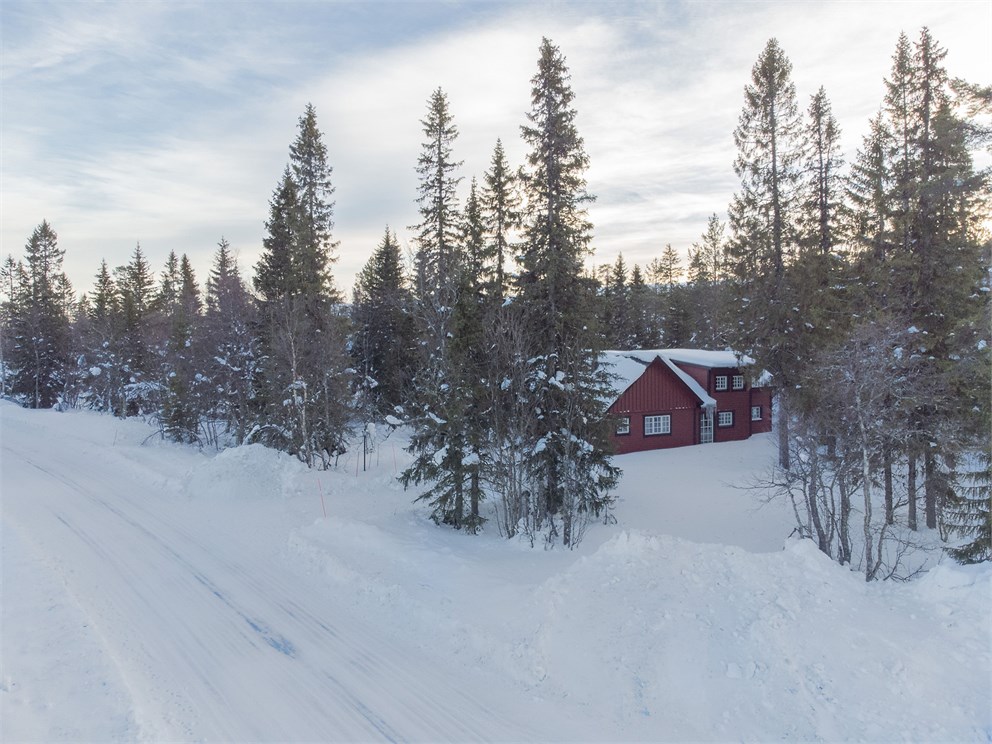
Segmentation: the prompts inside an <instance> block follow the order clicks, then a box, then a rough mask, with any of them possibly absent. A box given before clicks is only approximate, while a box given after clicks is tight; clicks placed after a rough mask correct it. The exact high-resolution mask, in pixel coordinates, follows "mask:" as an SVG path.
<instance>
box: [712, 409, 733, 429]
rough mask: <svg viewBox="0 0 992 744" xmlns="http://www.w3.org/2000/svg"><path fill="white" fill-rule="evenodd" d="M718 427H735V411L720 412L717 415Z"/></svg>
mask: <svg viewBox="0 0 992 744" xmlns="http://www.w3.org/2000/svg"><path fill="white" fill-rule="evenodd" d="M716 425H717V426H720V427H727V426H733V425H734V412H733V411H720V412H719V413H717V415H716Z"/></svg>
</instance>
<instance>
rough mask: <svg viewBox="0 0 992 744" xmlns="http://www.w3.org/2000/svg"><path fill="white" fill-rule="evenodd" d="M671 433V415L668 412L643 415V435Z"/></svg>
mask: <svg viewBox="0 0 992 744" xmlns="http://www.w3.org/2000/svg"><path fill="white" fill-rule="evenodd" d="M671 433H672V417H671V415H670V414H667V413H665V414H662V415H661V416H645V417H644V436H646V437H651V436H654V435H656V434H671Z"/></svg>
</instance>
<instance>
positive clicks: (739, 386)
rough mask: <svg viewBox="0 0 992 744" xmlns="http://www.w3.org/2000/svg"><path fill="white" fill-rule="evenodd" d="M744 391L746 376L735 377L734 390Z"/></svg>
mask: <svg viewBox="0 0 992 744" xmlns="http://www.w3.org/2000/svg"><path fill="white" fill-rule="evenodd" d="M743 389H744V375H734V390H743Z"/></svg>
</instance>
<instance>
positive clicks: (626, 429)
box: [617, 416, 630, 434]
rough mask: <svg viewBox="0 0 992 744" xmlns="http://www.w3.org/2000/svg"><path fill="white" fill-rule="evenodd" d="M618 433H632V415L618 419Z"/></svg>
mask: <svg viewBox="0 0 992 744" xmlns="http://www.w3.org/2000/svg"><path fill="white" fill-rule="evenodd" d="M617 434H630V416H621V417H620V418H619V419H617Z"/></svg>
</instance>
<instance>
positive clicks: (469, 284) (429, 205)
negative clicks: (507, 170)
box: [400, 88, 486, 530]
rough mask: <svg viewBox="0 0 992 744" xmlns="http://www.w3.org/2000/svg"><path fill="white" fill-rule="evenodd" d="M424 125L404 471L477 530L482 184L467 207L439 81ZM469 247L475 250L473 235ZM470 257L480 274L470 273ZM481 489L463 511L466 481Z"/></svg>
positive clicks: (436, 510) (449, 519)
mask: <svg viewBox="0 0 992 744" xmlns="http://www.w3.org/2000/svg"><path fill="white" fill-rule="evenodd" d="M421 123H422V125H423V131H424V135H425V139H424V143H423V147H422V150H421V155H420V158H419V160H418V165H417V172H418V173H419V175H420V186H419V197H418V199H417V201H418V203H419V205H420V216H421V222H420V224H419V225H417V227H416V229H417V231H418V235H417V253H416V256H415V271H416V299H417V303H416V305H417V320H418V330H419V336H420V358H419V359H418V368H417V373H416V376H415V378H414V385H413V387H414V389H415V393H414V394H413V396H412V398H411V400H410V401H409V406H408V409H407V413H408V421H409V422H410V424H411V425H412V427H413V429H414V431H413V434H412V436H411V438H410V446H409V447H408V451H409V452H410V453H411V454H412V455H413V456H414V460H413V463H412V464H411V465H410V467H408V468H407V469H406V470H405V471H404V472H403V473H402V474H401V476H400V480H401V481H402V483H403V485H404V486H406V487H409V486H410V485H411V484H413V485H418V486H419V485H424V486H426V490H425V491H424V492H423V493H421V494H420V496H418V500H419V501H425V502H427V503H428V504H429V505H430V507H431V518H432V519H433V520H434V521H435V522H437V523H439V524H441V523H443V524H448V525H451V526H452V527H455V528H457V529H461V528H467V529H470V530H475V529H477V528H478V526H479V525H480V524H481V518H480V516H479V514H478V501H479V498H480V493H479V491H478V488H479V487H480V484H479V478H478V471H479V465H480V457H479V454H478V452H477V447H475V446H474V444H473V441H472V432H473V426H477V425H478V424H479V423H480V422H479V421H478V420H476V421H473V420H472V415H473V413H472V412H473V410H474V401H475V399H476V396H477V386H476V384H475V382H476V381H475V380H474V379H473V376H472V374H471V372H470V370H471V369H473V367H474V362H475V360H477V359H478V347H477V346H473V342H474V341H475V340H477V338H478V335H477V325H478V324H477V319H478V312H479V309H480V308H479V306H478V303H479V297H478V294H479V288H480V286H481V284H482V283H484V277H483V276H482V274H483V273H484V272H485V265H484V254H485V251H486V247H485V241H484V239H483V234H482V233H483V226H482V223H481V211H480V205H479V200H478V192H477V190H476V188H472V190H471V192H470V203H469V205H468V206H469V212H468V215H467V216H466V215H465V214H461V213H460V212H459V211H458V208H457V200H456V194H455V192H456V188H457V185H458V183H459V181H460V180H461V179H460V177H458V176H457V175H455V173H456V169H457V168H458V166H459V165H460V163H459V162H456V161H455V160H454V159H453V155H452V153H453V145H454V141H455V139H456V138H457V136H458V129H457V127H456V126H455V124H454V118H453V117H452V114H451V112H450V110H449V108H448V99H447V96H446V95H445V94H444V92H443V91H442V90H441V89H440V88H438V89H437V90H436V91H434V93H433V94H432V95H431V98H430V99H429V101H428V104H427V116H426V117H425V118H424V120H423V121H422V122H421ZM470 244H471V251H472V253H471V254H470V252H469V245H470ZM470 262H471V265H472V267H473V268H474V269H475V271H476V272H479V273H476V274H474V275H473V274H472V270H471V269H470ZM473 488H474V489H476V490H475V495H474V497H472V498H471V499H470V501H471V506H472V509H471V510H470V511H469V513H468V514H466V496H467V495H468V493H467V489H473Z"/></svg>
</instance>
